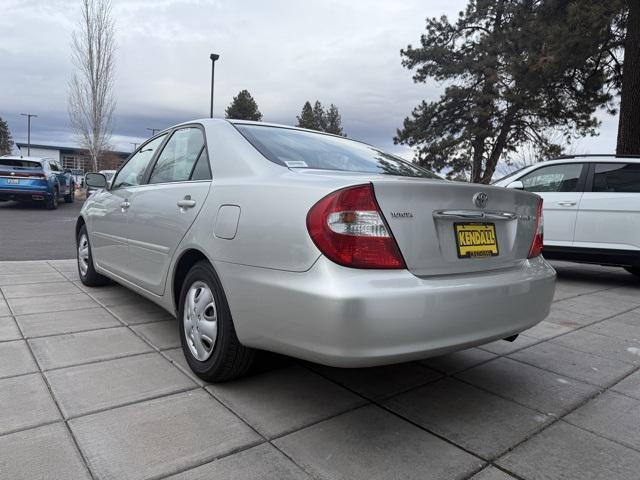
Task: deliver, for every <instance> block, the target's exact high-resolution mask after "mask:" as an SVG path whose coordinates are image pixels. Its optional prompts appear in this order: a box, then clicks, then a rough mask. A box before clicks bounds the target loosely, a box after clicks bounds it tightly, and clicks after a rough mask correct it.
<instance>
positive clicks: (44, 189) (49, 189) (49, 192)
mask: <svg viewBox="0 0 640 480" xmlns="http://www.w3.org/2000/svg"><path fill="white" fill-rule="evenodd" d="M75 188H76V185H75V182H74V180H73V175H72V174H71V170H64V169H63V168H62V166H61V165H60V163H59V162H58V161H57V160H54V159H52V158H38V157H19V156H14V155H4V156H1V157H0V201H8V200H16V201H28V202H32V201H37V202H43V203H44V205H45V207H46V208H48V209H50V210H53V209H56V208H58V202H59V201H60V199H64V201H65V202H66V203H73V201H74V200H75Z"/></svg>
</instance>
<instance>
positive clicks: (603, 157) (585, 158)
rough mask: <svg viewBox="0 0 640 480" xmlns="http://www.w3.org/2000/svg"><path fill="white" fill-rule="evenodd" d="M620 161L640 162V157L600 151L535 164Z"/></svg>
mask: <svg viewBox="0 0 640 480" xmlns="http://www.w3.org/2000/svg"><path fill="white" fill-rule="evenodd" d="M620 161H624V162H632V163H636V162H640V157H638V156H636V155H614V154H606V153H598V154H585V155H565V156H561V157H556V158H551V159H549V160H542V161H540V162H538V163H535V164H534V165H540V164H545V165H546V164H562V163H576V162H580V163H595V162H598V163H603V162H605V163H606V162H615V163H620Z"/></svg>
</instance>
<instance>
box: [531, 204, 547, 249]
mask: <svg viewBox="0 0 640 480" xmlns="http://www.w3.org/2000/svg"><path fill="white" fill-rule="evenodd" d="M543 240H544V215H543V214H542V199H541V198H539V199H538V207H537V209H536V233H535V234H534V236H533V242H531V248H529V256H528V257H527V258H533V257H537V256H538V255H540V254H541V253H542V247H543V243H544V242H543Z"/></svg>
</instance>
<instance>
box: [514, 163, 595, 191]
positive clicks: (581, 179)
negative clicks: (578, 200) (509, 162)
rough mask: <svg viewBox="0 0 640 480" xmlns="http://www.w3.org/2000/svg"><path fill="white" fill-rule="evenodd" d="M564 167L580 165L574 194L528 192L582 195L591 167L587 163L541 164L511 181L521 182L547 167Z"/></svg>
mask: <svg viewBox="0 0 640 480" xmlns="http://www.w3.org/2000/svg"><path fill="white" fill-rule="evenodd" d="M565 165H582V170H580V175H579V176H578V183H577V184H576V190H575V192H530V193H582V192H586V190H585V188H586V183H587V180H588V178H587V176H588V172H589V171H590V168H589V167H590V166H591V165H592V164H591V163H589V162H566V163H565V162H562V163H554V164H552V165H549V164H546V165H545V164H541V165H540V166H539V167H538V168H534V169H533V170H529V171H528V172H527V173H525V174H524V175H522V176H520V177H518V178H517V179H515V180H513V181H514V182H515V181H516V180H518V181H522V179H523V178H524V177H526V176H528V175H531V174H532V173H535V172H537V171H538V170H541V169H543V168H548V167H559V166H565ZM524 191H525V192H528V190H524Z"/></svg>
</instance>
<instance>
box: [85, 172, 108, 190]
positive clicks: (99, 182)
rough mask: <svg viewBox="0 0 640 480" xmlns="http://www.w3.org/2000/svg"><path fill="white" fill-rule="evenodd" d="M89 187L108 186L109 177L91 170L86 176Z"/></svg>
mask: <svg viewBox="0 0 640 480" xmlns="http://www.w3.org/2000/svg"><path fill="white" fill-rule="evenodd" d="M84 182H85V183H86V184H87V187H93V188H104V187H106V186H107V177H105V176H104V175H103V174H101V173H97V172H89V173H87V174H86V175H85V176H84Z"/></svg>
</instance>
